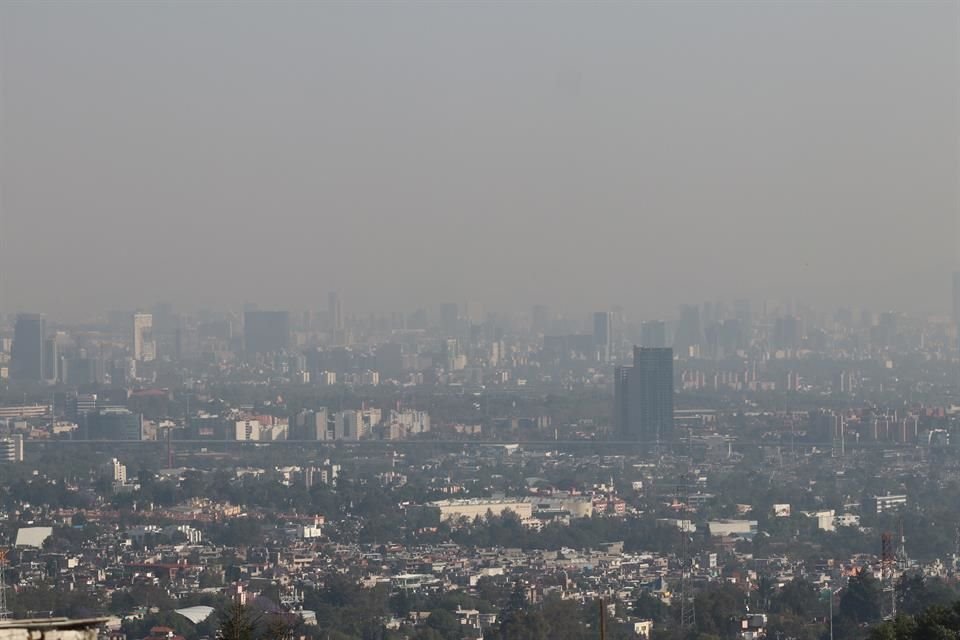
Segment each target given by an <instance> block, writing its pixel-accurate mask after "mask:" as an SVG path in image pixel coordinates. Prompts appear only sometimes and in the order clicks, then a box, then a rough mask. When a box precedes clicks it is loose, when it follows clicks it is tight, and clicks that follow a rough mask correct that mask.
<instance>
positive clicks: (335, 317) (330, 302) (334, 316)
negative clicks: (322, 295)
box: [327, 291, 343, 331]
mask: <svg viewBox="0 0 960 640" xmlns="http://www.w3.org/2000/svg"><path fill="white" fill-rule="evenodd" d="M327 312H328V313H329V314H330V329H331V330H332V331H343V304H342V303H341V302H340V294H339V293H337V292H336V291H331V292H330V293H329V294H328V295H327Z"/></svg>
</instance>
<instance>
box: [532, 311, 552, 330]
mask: <svg viewBox="0 0 960 640" xmlns="http://www.w3.org/2000/svg"><path fill="white" fill-rule="evenodd" d="M530 331H531V332H532V333H540V334H547V333H548V332H549V331H550V310H549V309H548V308H547V307H546V306H544V305H542V304H538V305H535V306H534V307H533V314H532V315H531V317H530Z"/></svg>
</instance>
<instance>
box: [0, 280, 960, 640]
mask: <svg viewBox="0 0 960 640" xmlns="http://www.w3.org/2000/svg"><path fill="white" fill-rule="evenodd" d="M954 291H955V294H956V295H955V300H957V302H958V311H960V275H958V276H957V278H956V279H955V281H954ZM5 320H6V323H5V325H4V328H3V331H2V334H0V335H2V336H3V337H2V338H0V346H2V364H0V375H2V379H3V382H4V386H3V392H2V396H0V398H2V401H3V402H2V406H0V418H2V423H0V424H2V428H3V438H4V439H3V440H2V441H0V454H2V456H3V459H4V460H5V464H4V465H3V467H2V468H0V474H2V476H0V477H2V487H3V491H2V505H3V510H4V521H3V526H2V535H3V539H4V547H5V548H7V549H8V551H7V552H6V555H5V560H4V567H3V577H4V589H3V592H2V593H3V598H4V599H3V602H4V603H5V604H4V608H3V613H4V615H5V616H7V617H12V618H28V619H33V618H43V617H48V616H66V617H69V618H91V617H97V616H103V617H104V620H105V621H104V623H103V624H104V625H105V628H106V629H108V630H109V633H110V634H111V637H115V638H121V637H125V638H129V639H130V640H139V639H141V638H159V637H161V636H163V637H182V638H185V639H187V640H195V639H197V638H203V637H208V636H212V635H214V634H215V633H216V632H217V629H218V627H217V625H218V624H219V621H220V620H221V617H220V616H219V615H218V613H217V612H222V611H224V610H227V609H229V607H230V606H231V603H241V604H242V605H244V606H248V607H250V608H251V611H257V612H258V613H257V615H262V616H266V618H265V619H269V628H270V629H272V631H271V632H270V633H273V634H279V635H280V636H282V637H287V636H289V637H294V636H296V637H299V636H306V637H315V638H327V637H337V638H353V637H356V638H483V637H502V638H537V637H545V638H581V637H582V638H590V637H596V634H597V632H598V628H599V627H598V625H600V624H601V623H600V620H601V618H602V619H603V626H604V633H605V635H606V636H607V637H611V638H636V637H641V638H643V637H646V638H681V637H684V638H685V637H691V636H690V634H694V636H696V637H721V638H763V637H770V638H820V637H824V636H825V634H828V633H832V634H833V637H835V638H858V637H864V636H865V634H867V633H869V632H872V633H876V632H877V631H876V628H873V627H872V625H876V624H878V623H880V622H881V621H882V620H885V619H894V618H895V617H896V615H897V614H911V615H915V614H920V613H921V612H922V611H924V610H925V609H926V608H927V607H929V606H931V605H932V604H937V603H943V604H949V603H952V602H953V601H954V600H956V599H958V598H960V591H958V589H957V586H956V585H957V579H958V574H960V517H958V511H957V506H958V501H960V465H958V464H957V462H956V460H957V455H956V453H955V452H956V447H957V446H960V431H958V429H960V406H958V404H960V403H958V401H957V398H958V385H957V381H958V379H960V360H958V357H957V349H956V344H957V335H958V324H960V313H958V314H957V315H956V316H955V317H954V318H949V317H943V318H941V317H917V316H911V315H909V314H906V313H898V312H892V311H884V312H879V313H877V312H872V311H867V310H857V311H854V310H850V309H840V310H836V311H833V312H824V311H819V310H815V309H813V308H810V307H807V306H804V305H802V304H798V303H792V302H784V303H778V302H775V301H765V302H748V301H746V300H737V301H733V302H729V303H727V302H723V301H711V302H706V303H702V304H690V305H684V306H682V308H680V309H679V310H678V313H677V314H676V315H675V316H674V317H670V318H666V319H636V318H633V317H630V316H628V315H627V314H626V313H625V312H624V311H622V310H620V309H613V310H609V311H599V312H592V313H590V312H584V313H559V312H555V311H551V310H550V309H549V308H547V307H546V306H543V305H536V306H534V307H532V309H531V310H530V311H529V312H527V313H515V314H510V313H499V312H485V311H484V310H483V308H482V306H481V305H480V304H479V303H476V302H468V303H461V304H455V303H447V304H442V305H439V306H437V307H436V308H434V309H418V310H415V311H413V312H411V313H402V312H385V313H364V312H355V311H352V310H350V309H349V308H345V306H344V304H343V302H342V300H341V297H340V295H339V294H337V293H330V294H329V296H328V297H327V301H326V308H323V309H321V310H312V311H303V312H288V311H276V310H269V311H267V310H260V309H256V308H254V307H252V306H249V307H248V308H247V309H246V310H244V311H242V312H208V311H204V312H196V313H188V312H181V311H178V310H177V309H176V308H174V307H173V306H172V305H170V304H158V305H156V306H155V307H153V308H151V309H149V310H132V311H116V312H110V313H109V314H105V315H104V317H102V318H99V319H93V320H91V321H89V322H85V323H83V324H67V323H61V322H58V321H57V319H56V318H55V317H46V316H44V315H42V314H36V313H17V314H12V315H10V316H6V317H5ZM601 610H602V611H603V614H602V616H601V614H600V611H601ZM251 615H252V614H251ZM264 624H266V623H264ZM877 628H881V629H882V627H877ZM871 629H873V631H871ZM697 634H699V635H697Z"/></svg>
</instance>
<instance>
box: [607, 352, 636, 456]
mask: <svg viewBox="0 0 960 640" xmlns="http://www.w3.org/2000/svg"><path fill="white" fill-rule="evenodd" d="M631 371H633V367H615V368H614V370H613V417H612V420H611V422H612V423H613V433H614V437H616V438H629V437H630V372H631Z"/></svg>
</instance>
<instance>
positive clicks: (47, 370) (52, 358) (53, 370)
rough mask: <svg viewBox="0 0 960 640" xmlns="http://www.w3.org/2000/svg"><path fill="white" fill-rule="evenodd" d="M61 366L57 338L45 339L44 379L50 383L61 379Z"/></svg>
mask: <svg viewBox="0 0 960 640" xmlns="http://www.w3.org/2000/svg"><path fill="white" fill-rule="evenodd" d="M61 368H62V367H61V366H60V351H59V349H57V339H56V338H47V339H46V340H44V341H43V379H44V380H46V381H47V382H48V383H49V384H56V382H57V380H59V379H60V370H61Z"/></svg>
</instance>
